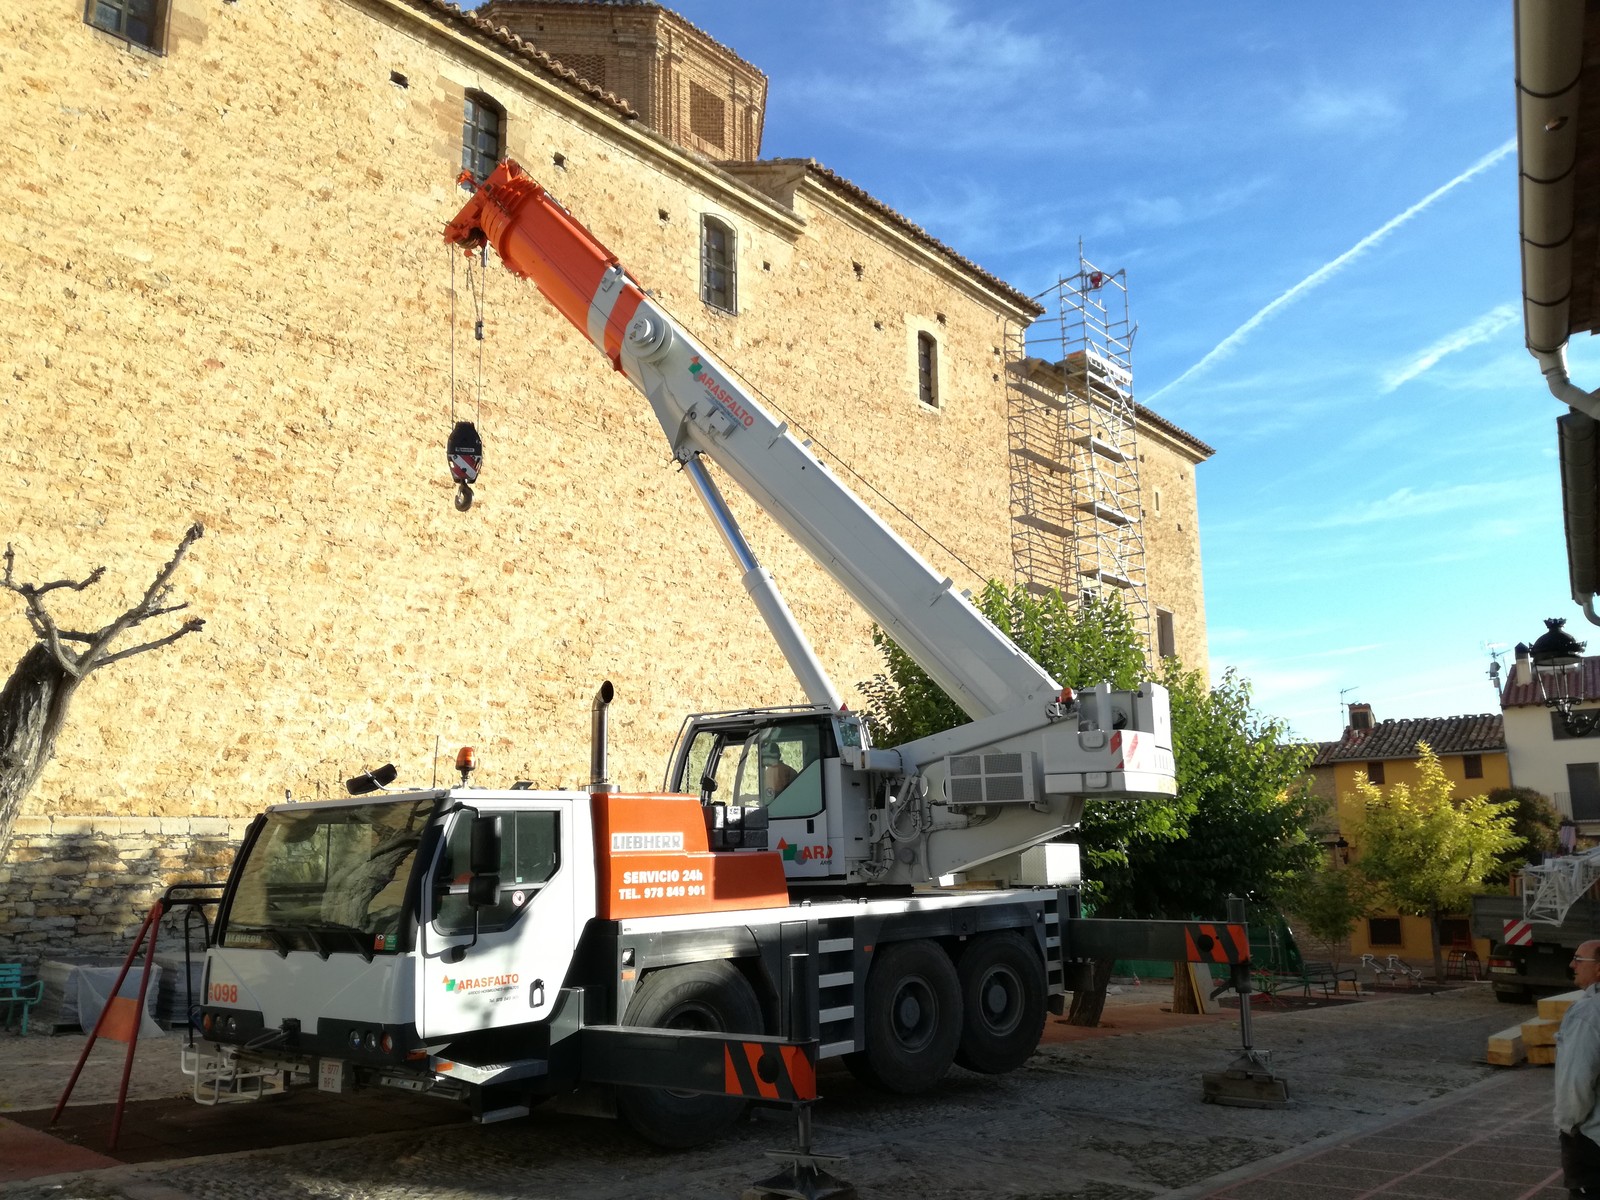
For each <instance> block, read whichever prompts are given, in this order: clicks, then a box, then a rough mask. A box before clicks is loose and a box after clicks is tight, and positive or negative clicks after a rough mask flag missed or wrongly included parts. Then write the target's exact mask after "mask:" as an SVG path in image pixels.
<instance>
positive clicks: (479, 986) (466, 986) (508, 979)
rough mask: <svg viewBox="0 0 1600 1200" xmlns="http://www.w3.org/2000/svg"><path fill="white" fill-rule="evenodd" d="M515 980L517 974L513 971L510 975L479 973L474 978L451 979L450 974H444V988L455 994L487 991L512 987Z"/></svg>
mask: <svg viewBox="0 0 1600 1200" xmlns="http://www.w3.org/2000/svg"><path fill="white" fill-rule="evenodd" d="M516 982H517V974H516V973H515V972H512V973H511V974H510V975H480V976H478V977H477V978H476V979H451V978H450V976H448V975H446V976H445V977H444V990H445V991H447V992H455V993H457V994H459V993H462V992H483V991H488V990H489V989H490V988H508V987H514V986H515V985H516Z"/></svg>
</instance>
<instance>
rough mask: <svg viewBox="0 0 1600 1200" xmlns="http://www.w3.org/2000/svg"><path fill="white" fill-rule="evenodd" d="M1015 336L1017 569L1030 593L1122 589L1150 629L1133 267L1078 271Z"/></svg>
mask: <svg viewBox="0 0 1600 1200" xmlns="http://www.w3.org/2000/svg"><path fill="white" fill-rule="evenodd" d="M1035 298H1036V299H1037V300H1038V301H1039V302H1040V303H1041V304H1043V305H1044V306H1045V309H1046V312H1045V315H1044V316H1042V317H1040V318H1039V319H1038V320H1037V321H1035V322H1034V323H1033V324H1032V325H1030V326H1028V327H1027V328H1025V329H1024V328H1022V327H1018V326H1013V327H1010V328H1009V329H1008V330H1007V334H1006V347H1005V352H1006V385H1007V392H1008V423H1009V436H1010V442H1011V446H1010V449H1011V519H1012V536H1011V546H1012V568H1013V571H1014V572H1015V574H1016V578H1017V581H1018V582H1019V583H1021V584H1023V585H1024V586H1025V587H1027V588H1029V589H1030V590H1032V591H1040V592H1042V591H1048V590H1052V589H1059V590H1060V591H1061V593H1062V594H1063V595H1064V596H1066V597H1067V599H1068V600H1071V601H1073V602H1077V601H1079V600H1080V599H1081V598H1082V597H1083V596H1084V595H1086V594H1090V593H1095V594H1104V593H1111V592H1114V593H1115V594H1118V595H1120V596H1121V597H1122V599H1123V602H1124V603H1125V604H1126V605H1127V606H1128V608H1129V610H1130V612H1131V613H1132V614H1133V616H1134V618H1135V620H1136V621H1137V622H1138V623H1139V626H1140V628H1141V629H1142V630H1143V631H1144V633H1145V634H1146V636H1147V638H1148V635H1149V627H1150V625H1149V623H1150V602H1149V589H1148V586H1147V580H1146V575H1145V554H1144V533H1143V527H1142V518H1143V504H1142V501H1141V497H1140V491H1139V447H1138V428H1137V421H1136V419H1135V418H1136V412H1135V404H1134V399H1133V368H1132V348H1133V334H1134V326H1133V324H1132V323H1131V321H1130V318H1129V305H1128V287H1127V277H1126V273H1125V272H1123V271H1117V272H1115V273H1113V272H1109V271H1103V270H1101V269H1099V268H1098V267H1096V266H1095V265H1094V264H1093V263H1091V262H1089V261H1088V260H1087V259H1086V258H1084V257H1083V247H1082V245H1081V243H1080V245H1079V248H1078V270H1077V273H1076V274H1074V275H1071V276H1065V277H1062V278H1060V279H1058V280H1057V283H1056V285H1055V286H1054V287H1052V288H1051V289H1049V290H1048V291H1047V292H1045V293H1044V294H1042V295H1040V296H1038V297H1035Z"/></svg>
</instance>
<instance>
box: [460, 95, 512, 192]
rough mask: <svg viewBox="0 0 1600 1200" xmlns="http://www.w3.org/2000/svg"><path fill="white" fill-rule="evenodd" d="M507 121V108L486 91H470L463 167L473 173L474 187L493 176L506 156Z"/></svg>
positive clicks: (464, 122) (464, 126) (463, 137)
mask: <svg viewBox="0 0 1600 1200" xmlns="http://www.w3.org/2000/svg"><path fill="white" fill-rule="evenodd" d="M505 124H506V112H505V109H503V108H501V107H500V106H499V105H498V104H496V103H495V102H494V101H493V100H491V99H489V97H487V96H485V95H484V94H483V93H482V92H468V93H467V101H466V114H465V116H464V117H463V119H462V122H461V169H462V170H463V171H465V172H467V173H468V174H470V175H471V176H472V181H473V185H474V186H476V185H477V184H480V183H482V182H483V181H484V180H485V179H487V178H489V173H490V172H491V171H493V170H494V169H495V167H496V166H498V165H499V163H500V159H501V158H503V157H504V155H505ZM462 184H463V186H465V185H466V181H465V180H463V181H462Z"/></svg>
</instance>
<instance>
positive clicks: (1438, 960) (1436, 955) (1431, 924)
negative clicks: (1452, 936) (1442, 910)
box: [1428, 908, 1444, 983]
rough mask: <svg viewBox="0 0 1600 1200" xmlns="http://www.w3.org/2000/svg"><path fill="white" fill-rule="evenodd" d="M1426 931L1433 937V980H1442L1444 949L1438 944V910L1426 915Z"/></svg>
mask: <svg viewBox="0 0 1600 1200" xmlns="http://www.w3.org/2000/svg"><path fill="white" fill-rule="evenodd" d="M1428 933H1429V936H1430V937H1431V938H1432V939H1433V981H1434V982H1435V983H1443V982H1444V949H1443V947H1441V946H1440V944H1439V910H1438V909H1437V908H1436V909H1434V910H1433V911H1432V912H1431V913H1430V914H1429V915H1428Z"/></svg>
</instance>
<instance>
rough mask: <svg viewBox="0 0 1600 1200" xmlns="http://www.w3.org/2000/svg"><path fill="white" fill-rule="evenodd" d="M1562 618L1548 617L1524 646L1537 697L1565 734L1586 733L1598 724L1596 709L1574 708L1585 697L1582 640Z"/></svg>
mask: <svg viewBox="0 0 1600 1200" xmlns="http://www.w3.org/2000/svg"><path fill="white" fill-rule="evenodd" d="M1566 623H1567V622H1566V619H1565V618H1563V617H1548V618H1546V619H1545V623H1544V624H1545V632H1544V633H1543V634H1541V635H1540V637H1539V639H1538V640H1537V641H1536V642H1534V643H1533V645H1532V646H1530V647H1529V648H1528V655H1529V657H1530V658H1531V659H1532V660H1533V677H1534V681H1535V682H1536V683H1537V684H1538V685H1539V698H1540V699H1541V700H1543V701H1544V705H1545V707H1546V708H1548V709H1550V711H1552V712H1554V713H1558V714H1560V717H1561V724H1562V727H1563V728H1564V729H1566V731H1567V735H1568V736H1569V737H1587V736H1588V735H1589V734H1591V733H1593V732H1594V731H1595V728H1596V727H1597V726H1600V709H1590V710H1585V711H1584V712H1575V711H1574V709H1573V706H1574V705H1575V704H1577V703H1578V701H1580V700H1584V699H1587V697H1586V696H1585V694H1584V688H1583V647H1584V643H1582V642H1580V641H1579V640H1578V639H1577V638H1575V637H1573V636H1572V635H1571V634H1570V633H1568V632H1567V631H1566V630H1565V629H1563V628H1562V626H1563V625H1565V624H1566Z"/></svg>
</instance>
